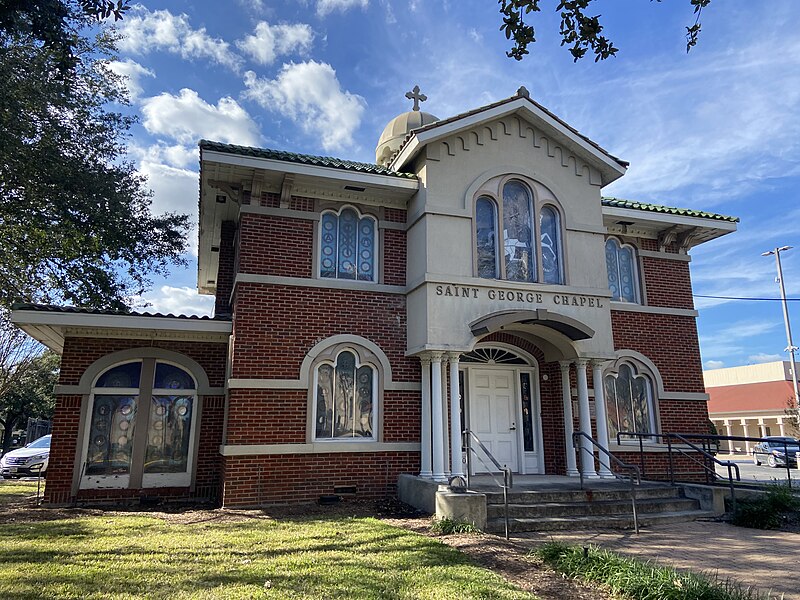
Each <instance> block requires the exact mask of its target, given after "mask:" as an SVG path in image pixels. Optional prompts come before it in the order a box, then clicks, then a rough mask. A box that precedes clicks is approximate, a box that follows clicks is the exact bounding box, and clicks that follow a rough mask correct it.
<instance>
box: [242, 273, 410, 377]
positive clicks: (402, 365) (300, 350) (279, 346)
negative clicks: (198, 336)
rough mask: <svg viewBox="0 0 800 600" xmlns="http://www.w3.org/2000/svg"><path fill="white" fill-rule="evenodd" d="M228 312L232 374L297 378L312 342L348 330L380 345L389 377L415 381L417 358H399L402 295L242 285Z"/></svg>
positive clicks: (403, 326)
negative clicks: (231, 313) (232, 339)
mask: <svg viewBox="0 0 800 600" xmlns="http://www.w3.org/2000/svg"><path fill="white" fill-rule="evenodd" d="M234 313H235V316H234V322H233V327H234V336H235V344H234V357H233V375H232V376H233V377H234V378H266V379H298V378H299V377H300V364H301V363H302V361H303V359H304V358H305V356H306V353H307V352H308V351H309V350H310V349H311V348H312V347H313V346H314V345H315V344H316V343H317V342H319V341H321V340H324V339H325V338H328V337H330V336H333V335H339V334H352V335H359V336H362V337H365V338H367V339H369V340H371V341H372V342H374V343H375V344H377V345H378V346H380V348H381V349H382V350H383V351H384V353H386V356H387V357H388V358H389V362H390V363H391V366H392V373H393V377H394V380H395V381H419V372H420V367H419V360H417V359H414V358H410V357H406V356H405V350H406V301H405V297H404V296H400V295H396V294H384V293H378V292H364V291H361V290H342V289H310V288H305V287H293V286H280V285H266V284H254V283H244V284H240V285H239V286H237V292H236V299H235V308H234Z"/></svg>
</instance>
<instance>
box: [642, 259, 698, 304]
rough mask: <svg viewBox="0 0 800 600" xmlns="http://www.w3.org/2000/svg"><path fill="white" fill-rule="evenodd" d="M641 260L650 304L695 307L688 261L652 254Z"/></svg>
mask: <svg viewBox="0 0 800 600" xmlns="http://www.w3.org/2000/svg"><path fill="white" fill-rule="evenodd" d="M641 261H642V271H643V273H642V274H643V276H644V280H645V285H646V289H647V304H648V305H650V306H665V307H669V308H688V309H692V308H694V301H693V300H692V281H691V278H690V276H689V263H688V262H684V261H681V260H670V259H668V258H653V257H651V256H643V257H642V258H641Z"/></svg>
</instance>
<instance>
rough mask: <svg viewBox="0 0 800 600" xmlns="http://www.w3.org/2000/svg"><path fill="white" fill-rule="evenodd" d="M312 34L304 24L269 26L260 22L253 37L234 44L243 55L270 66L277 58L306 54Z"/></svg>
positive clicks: (249, 36)
mask: <svg viewBox="0 0 800 600" xmlns="http://www.w3.org/2000/svg"><path fill="white" fill-rule="evenodd" d="M313 39H314V32H313V31H311V27H310V26H308V25H306V24H304V23H296V24H294V25H289V24H280V25H270V24H269V23H267V22H266V21H261V22H260V23H258V25H256V28H255V31H254V33H253V35H248V36H246V37H245V38H244V39H242V40H239V41H238V42H236V45H237V46H238V47H239V48H240V49H241V50H242V52H244V53H245V54H247V55H249V56H251V57H252V58H253V59H254V60H255V61H256V62H258V63H259V64H262V65H269V64H272V63H273V62H274V61H275V59H276V58H277V57H278V56H282V55H285V54H289V53H291V52H298V53H300V54H302V53H305V52H307V51H308V50H309V49H310V48H311V42H312V41H313Z"/></svg>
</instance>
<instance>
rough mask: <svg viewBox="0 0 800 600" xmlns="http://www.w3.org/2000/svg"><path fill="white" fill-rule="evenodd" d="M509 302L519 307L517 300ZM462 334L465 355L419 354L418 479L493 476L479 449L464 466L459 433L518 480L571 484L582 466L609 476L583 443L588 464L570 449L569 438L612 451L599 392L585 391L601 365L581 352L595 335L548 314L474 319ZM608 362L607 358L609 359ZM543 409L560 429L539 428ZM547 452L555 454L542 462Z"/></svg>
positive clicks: (593, 474)
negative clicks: (533, 477)
mask: <svg viewBox="0 0 800 600" xmlns="http://www.w3.org/2000/svg"><path fill="white" fill-rule="evenodd" d="M438 295H439V294H437V296H438ZM478 295H479V292H476V293H475V294H474V295H472V297H473V299H474V297H475V296H478ZM442 296H444V294H442ZM486 296H487V298H488V294H486ZM461 297H462V298H468V297H470V295H468V294H465V295H463V296H461ZM509 298H510V299H511V300H512V301H514V302H517V301H518V299H517V298H516V294H514V295H511V294H510V293H509ZM524 299H525V298H523V300H524ZM584 304H587V303H584ZM469 332H470V334H471V335H472V343H471V344H470V347H469V349H467V350H464V351H461V352H459V351H454V350H452V346H451V347H450V348H449V349H445V348H443V349H441V350H425V351H423V352H420V353H418V354H417V356H418V357H419V360H420V365H421V369H422V375H421V378H420V379H421V383H422V410H421V417H422V423H421V431H422V439H421V464H420V473H419V474H420V477H424V478H431V479H433V480H435V481H439V482H446V481H448V480H449V479H450V478H452V477H456V476H463V475H465V474H466V472H467V469H468V468H469V469H470V470H471V472H470V474H471V475H475V474H479V473H485V472H487V471H492V470H495V467H494V466H492V464H491V462H490V460H489V459H488V457H486V456H480V455H482V454H483V452H482V451H480V450H479V451H478V454H479V456H478V457H472V460H471V461H470V464H469V467H468V466H467V464H468V461H467V457H466V456H465V455H464V449H463V448H462V442H463V436H462V433H461V432H462V431H465V430H469V431H471V432H472V433H473V434H475V435H476V436H477V437H478V438H479V439H480V440H481V442H482V443H483V444H484V446H486V448H487V449H488V450H489V451H490V452H491V454H492V456H493V457H494V458H495V459H496V460H497V461H498V462H500V463H501V464H503V465H506V466H508V467H509V468H510V469H511V470H512V472H515V473H520V474H545V473H548V474H559V475H569V476H578V475H579V474H581V473H580V472H579V470H578V469H579V466H580V469H582V475H583V477H585V478H589V479H594V478H599V477H603V478H608V477H613V473H612V472H611V469H610V468H609V466H608V464H607V460H605V457H604V455H602V454H601V455H600V456H599V457H598V456H597V451H596V449H595V448H594V447H593V445H592V444H591V442H590V441H589V440H588V439H582V440H581V452H582V453H583V455H584V457H586V460H580V458H581V457H580V456H577V455H576V450H575V448H574V447H573V437H572V434H573V432H574V431H584V432H586V433H587V434H589V435H590V436H592V437H593V438H595V439H596V440H597V442H598V443H599V444H600V445H602V446H603V447H605V448H607V447H608V445H609V437H608V428H607V426H606V418H607V417H606V406H605V399H604V392H603V385H595V386H594V389H593V390H591V391H590V388H589V374H590V373H591V378H592V381H595V382H602V381H603V369H604V367H605V366H606V365H607V364H608V358H607V356H605V357H604V356H600V357H584V356H581V355H580V348H579V344H581V343H585V341H591V340H592V338H593V337H594V336H595V331H594V329H593V328H591V327H589V326H588V325H586V324H585V323H583V322H581V321H579V320H577V319H575V318H572V317H569V316H565V315H563V314H561V313H558V312H554V311H550V310H547V309H535V310H527V309H519V310H506V311H499V312H494V313H490V314H488V315H485V316H483V317H480V318H478V319H475V320H473V321H472V322H471V323H470V325H469ZM454 333H455V332H454ZM501 340H502V341H501ZM605 354H606V355H609V354H610V355H612V356H613V352H612V351H608V352H606V353H605ZM559 379H560V381H559ZM543 383H544V384H545V385H543ZM554 384H555V385H554ZM543 394H544V395H545V397H544V398H543ZM592 397H593V398H594V399H593V400H592ZM543 400H544V401H543ZM573 406H575V407H576V408H577V410H573ZM543 411H544V413H546V419H545V420H544V421H545V422H546V423H547V424H548V425H551V424H557V425H558V427H557V429H554V428H553V427H552V426H548V427H543V419H542V415H543ZM448 416H449V419H448ZM576 418H577V423H576ZM546 438H547V439H546ZM554 438H558V441H557V443H556V440H555V439H554ZM548 452H550V453H552V454H554V456H548V457H547V459H548V460H545V458H546V453H548ZM590 456H591V457H593V458H592V459H589V458H588V457H590ZM548 465H550V468H548ZM555 465H557V466H555Z"/></svg>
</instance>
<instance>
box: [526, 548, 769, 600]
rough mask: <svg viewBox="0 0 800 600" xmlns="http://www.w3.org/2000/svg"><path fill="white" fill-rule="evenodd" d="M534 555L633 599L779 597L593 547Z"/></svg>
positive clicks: (751, 599) (747, 599)
mask: <svg viewBox="0 0 800 600" xmlns="http://www.w3.org/2000/svg"><path fill="white" fill-rule="evenodd" d="M534 554H535V555H536V556H538V557H539V558H541V559H542V560H543V561H544V562H545V563H547V564H548V565H550V566H551V567H553V568H554V569H555V570H556V571H559V572H561V573H564V574H565V575H567V576H569V577H575V578H578V579H582V580H584V581H588V582H592V583H599V584H602V585H605V586H607V587H608V589H610V590H611V591H612V593H614V594H616V595H618V596H619V597H621V598H630V599H632V600H768V599H770V598H778V597H777V596H771V595H769V594H767V593H765V592H759V591H757V590H753V589H751V588H749V587H746V586H743V585H741V584H739V583H737V582H734V581H722V580H719V579H716V578H714V577H709V576H706V575H703V574H698V573H692V572H685V571H677V570H675V569H673V568H672V567H664V566H660V565H657V564H656V563H653V562H651V561H645V560H639V559H635V558H629V557H625V556H621V555H619V554H615V553H614V552H609V551H608V550H603V549H600V548H598V547H596V546H590V547H589V548H588V552H586V553H584V549H583V548H581V547H579V546H569V545H567V544H564V543H561V542H549V543H547V544H544V545H542V546H541V547H539V548H538V549H537V550H535V551H534Z"/></svg>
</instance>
